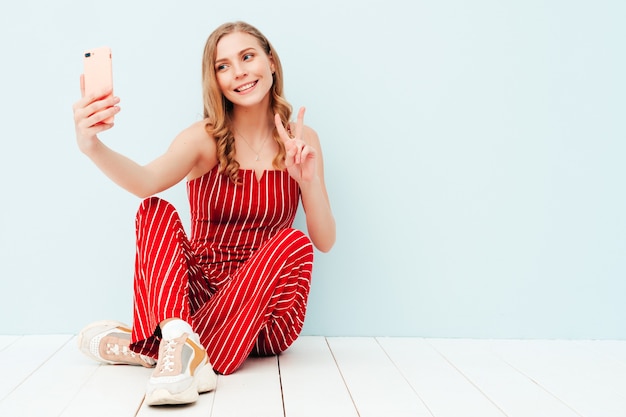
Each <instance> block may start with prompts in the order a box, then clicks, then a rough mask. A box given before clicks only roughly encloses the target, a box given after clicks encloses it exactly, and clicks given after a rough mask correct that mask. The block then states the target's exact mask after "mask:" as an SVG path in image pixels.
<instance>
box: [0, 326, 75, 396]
mask: <svg viewBox="0 0 626 417" xmlns="http://www.w3.org/2000/svg"><path fill="white" fill-rule="evenodd" d="M71 338H72V336H71V335H51V336H35V335H29V336H22V337H19V338H18V339H17V340H15V341H14V342H13V343H11V344H10V345H8V346H7V347H6V348H5V349H4V350H3V351H2V355H0V369H2V378H0V401H1V402H4V400H5V399H6V398H7V397H8V396H9V395H10V394H11V393H12V392H13V391H14V390H16V389H17V388H18V387H19V386H20V384H22V383H24V381H26V380H27V379H28V378H29V377H30V375H31V374H33V373H34V372H36V371H37V369H39V368H40V367H41V366H42V364H44V363H45V362H46V361H47V360H48V359H50V358H51V357H52V356H54V354H55V353H56V352H57V351H58V350H59V349H61V348H62V347H63V345H65V344H66V343H67V342H68V341H69V340H70V339H71Z"/></svg>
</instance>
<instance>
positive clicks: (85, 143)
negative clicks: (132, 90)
mask: <svg viewBox="0 0 626 417" xmlns="http://www.w3.org/2000/svg"><path fill="white" fill-rule="evenodd" d="M80 93H81V99H80V100H78V101H77V102H76V103H74V106H73V110H74V127H75V129H76V140H77V142H78V147H79V148H80V150H81V151H83V152H85V151H86V150H88V148H89V147H90V146H91V145H93V143H94V142H95V141H97V139H98V137H97V136H96V135H97V134H98V133H100V132H104V131H105V130H109V129H111V128H112V127H113V123H105V122H104V120H106V119H108V118H109V117H112V116H114V115H116V114H117V113H119V111H120V107H119V106H118V104H119V102H120V99H119V97H115V96H113V95H112V94H111V91H100V92H98V93H96V94H92V95H89V96H85V80H84V77H83V76H82V75H81V76H80Z"/></svg>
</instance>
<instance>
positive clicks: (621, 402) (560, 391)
mask: <svg viewBox="0 0 626 417" xmlns="http://www.w3.org/2000/svg"><path fill="white" fill-rule="evenodd" d="M491 345H492V347H493V348H494V350H495V351H496V352H497V353H498V354H499V355H500V356H501V357H502V358H503V359H504V360H505V361H506V362H507V363H509V364H511V366H514V367H515V368H516V369H518V370H519V371H520V372H523V373H524V374H525V375H527V376H528V377H529V378H531V379H532V380H533V381H535V382H536V383H537V384H539V385H540V386H542V387H543V388H544V389H546V390H547V391H549V392H551V393H552V394H553V395H554V396H555V397H557V398H559V399H560V400H561V401H563V402H564V403H566V404H568V405H569V406H570V407H571V408H572V409H574V410H576V411H577V412H578V413H579V414H580V415H582V416H585V417H616V416H624V415H626V369H624V368H623V367H621V366H619V365H618V366H616V362H615V361H614V360H613V359H611V358H607V357H605V356H601V355H598V354H596V353H594V352H591V351H589V350H587V349H584V348H582V347H580V346H578V345H577V344H576V343H573V342H571V341H557V340H552V341H546V340H522V341H520V340H517V341H515V340H498V341H492V343H491Z"/></svg>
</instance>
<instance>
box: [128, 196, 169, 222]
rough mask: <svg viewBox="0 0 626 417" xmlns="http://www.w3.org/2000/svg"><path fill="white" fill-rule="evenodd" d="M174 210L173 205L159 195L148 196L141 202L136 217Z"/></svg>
mask: <svg viewBox="0 0 626 417" xmlns="http://www.w3.org/2000/svg"><path fill="white" fill-rule="evenodd" d="M170 210H171V211H175V209H174V206H172V204H170V203H169V202H167V201H165V200H163V199H162V198H159V197H148V198H146V199H145V200H143V201H142V202H141V204H140V205H139V209H138V210H137V215H136V218H137V219H140V218H142V217H146V215H147V216H148V217H150V215H151V214H155V213H162V212H164V211H170Z"/></svg>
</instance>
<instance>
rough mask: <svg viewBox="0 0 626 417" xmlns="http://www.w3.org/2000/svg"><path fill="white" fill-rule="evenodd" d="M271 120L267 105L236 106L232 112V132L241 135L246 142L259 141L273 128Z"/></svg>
mask: <svg viewBox="0 0 626 417" xmlns="http://www.w3.org/2000/svg"><path fill="white" fill-rule="evenodd" d="M273 120H274V119H273V117H272V115H271V114H270V112H269V109H268V108H267V106H258V107H256V108H249V107H246V108H240V107H236V108H234V109H233V114H232V123H233V124H232V127H233V131H234V132H233V133H235V135H237V134H239V135H242V136H243V137H245V138H246V140H248V142H251V143H255V142H260V141H262V140H264V139H265V138H266V137H267V136H268V134H269V133H270V132H271V131H272V130H273V126H274V124H273Z"/></svg>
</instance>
